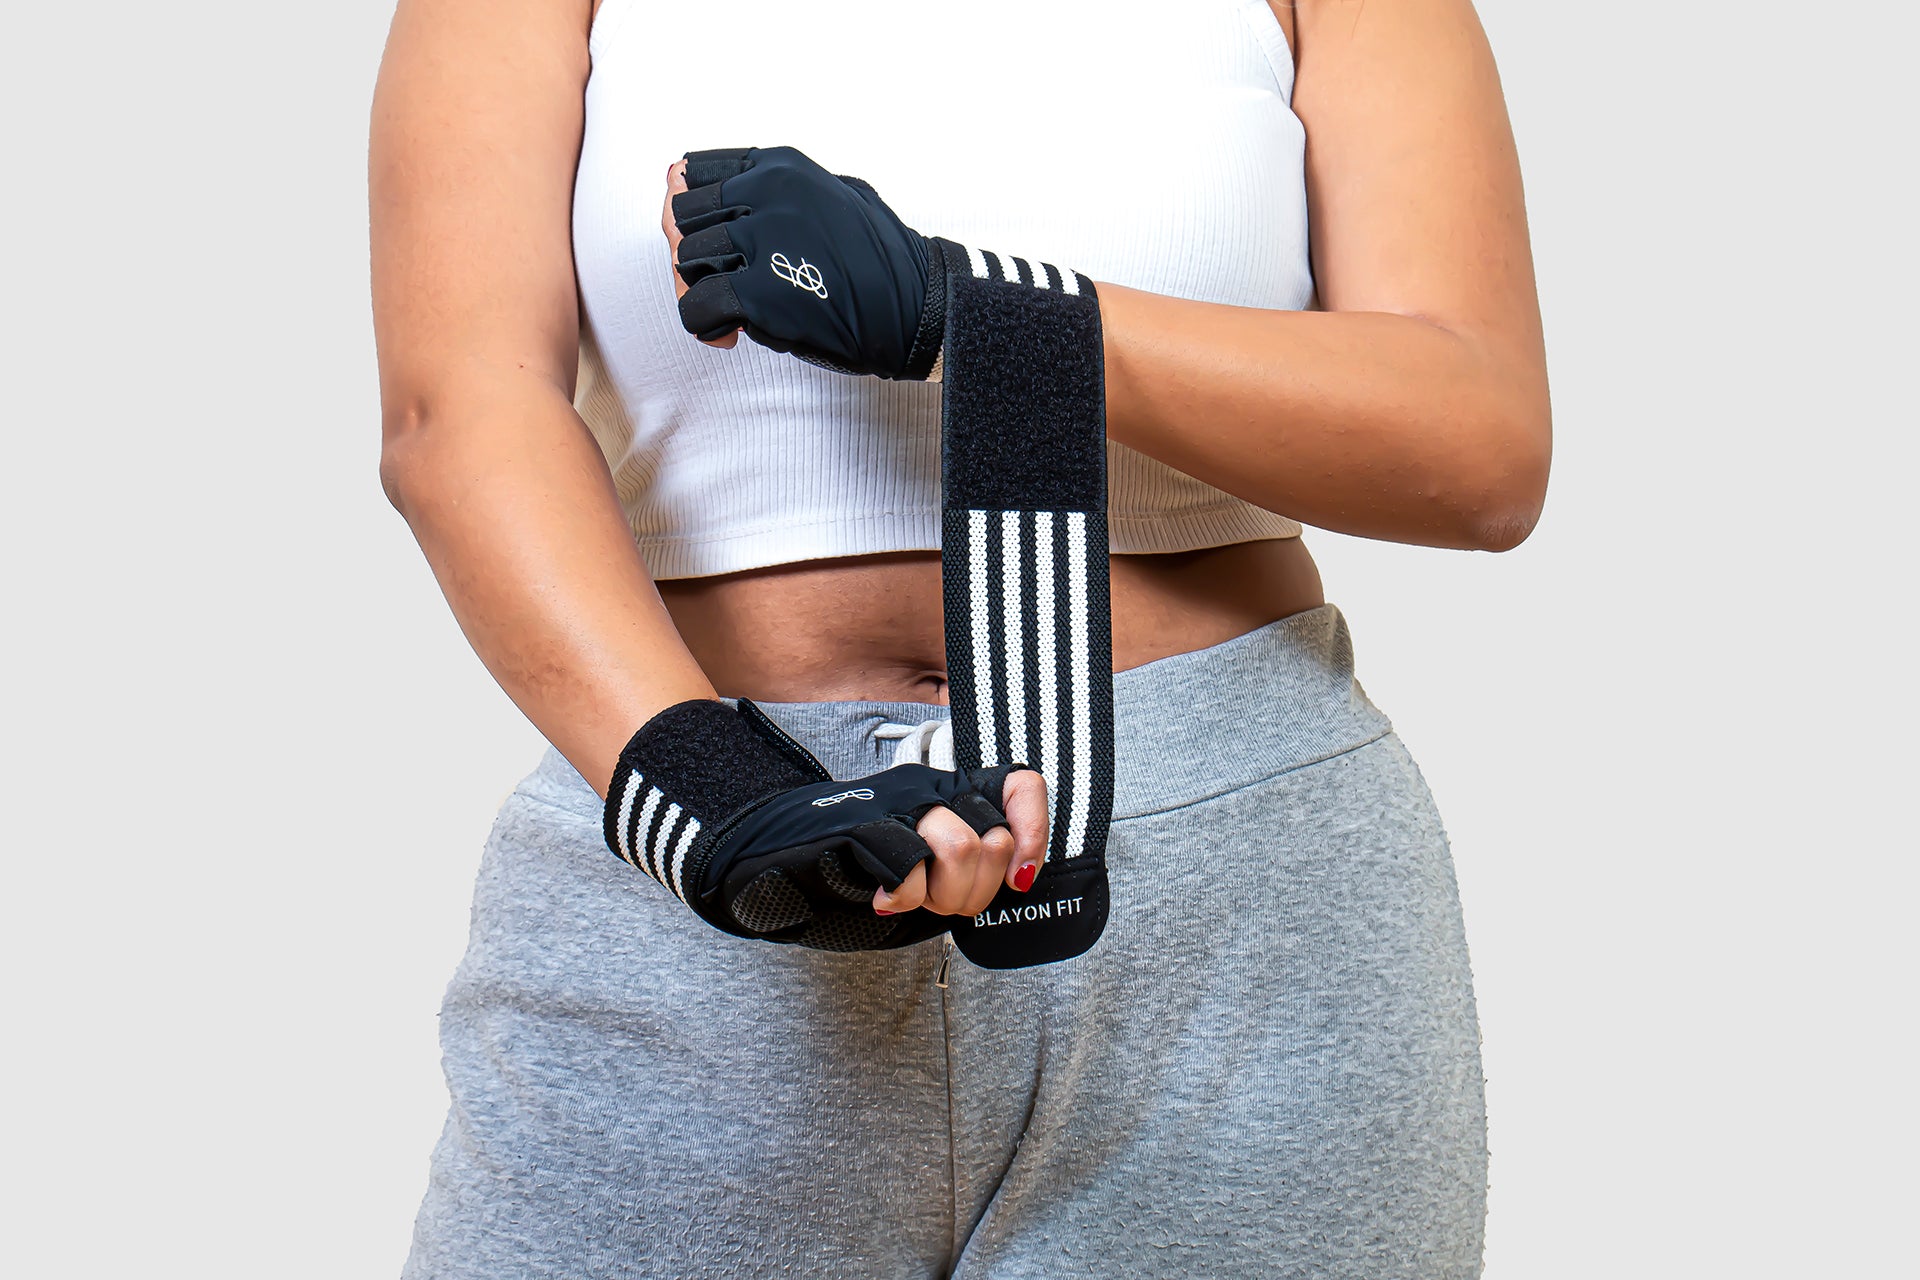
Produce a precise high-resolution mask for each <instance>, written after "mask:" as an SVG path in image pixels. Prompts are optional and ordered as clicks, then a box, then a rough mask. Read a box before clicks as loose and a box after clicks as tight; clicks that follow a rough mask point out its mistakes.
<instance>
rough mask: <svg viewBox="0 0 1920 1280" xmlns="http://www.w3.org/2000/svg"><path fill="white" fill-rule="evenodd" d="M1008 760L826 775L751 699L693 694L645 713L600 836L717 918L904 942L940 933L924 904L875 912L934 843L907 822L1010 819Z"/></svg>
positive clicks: (809, 938)
mask: <svg viewBox="0 0 1920 1280" xmlns="http://www.w3.org/2000/svg"><path fill="white" fill-rule="evenodd" d="M1026 767H1027V766H1025V765H1023V764H1006V765H1000V766H996V767H994V768H988V769H975V770H966V771H959V772H955V771H950V770H945V769H933V768H929V767H928V766H926V765H918V764H906V765H896V766H895V767H893V768H891V769H888V770H885V771H884V772H881V773H877V774H874V775H872V776H870V777H866V778H858V779H853V780H850V781H836V780H835V779H834V778H833V776H832V775H831V774H830V773H828V772H827V770H826V768H825V767H824V766H823V765H822V764H821V763H820V762H819V760H817V759H815V758H814V756H813V754H812V753H811V752H809V751H808V750H807V749H806V748H805V747H803V746H801V745H800V744H799V743H798V742H795V741H794V740H793V738H792V737H791V736H789V735H788V734H787V733H786V731H785V730H783V729H781V728H780V726H779V725H777V724H775V723H774V722H773V720H772V719H771V718H769V717H768V716H767V714H766V713H765V712H764V711H762V710H761V709H760V708H759V707H758V706H756V705H755V704H754V703H753V702H752V701H751V700H749V699H746V698H740V699H738V700H737V703H736V704H735V705H732V706H729V705H728V704H727V703H725V702H722V701H717V700H714V699H705V698H696V699H692V700H690V701H687V702H681V703H676V704H675V705H673V706H671V707H668V708H667V709H666V710H664V711H662V712H660V713H659V714H658V715H656V716H655V717H653V719H651V720H649V721H648V722H647V723H646V724H644V725H642V726H641V727H640V729H639V731H638V732H636V733H635V734H634V735H633V738H632V740H630V741H629V742H628V743H627V745H626V748H625V749H624V750H623V751H622V752H621V753H620V760H619V763H618V764H617V765H616V766H615V768H614V775H613V782H612V785H611V786H610V787H609V788H608V791H607V802H606V811H605V820H604V821H605V834H606V840H607V846H608V848H610V849H612V850H613V852H614V853H615V854H617V855H618V856H620V857H621V858H623V859H625V860H626V861H627V862H629V863H632V864H633V865H634V866H635V867H638V868H639V869H640V870H642V871H644V872H646V873H647V874H648V875H650V876H652V877H653V878H654V879H655V880H658V881H659V882H660V883H661V884H662V885H664V886H666V888H667V889H668V890H670V891H671V892H672V893H673V894H674V896H676V897H678V898H679V899H680V900H681V901H682V902H684V903H686V904H687V906H689V907H691V908H692V909H693V910H694V912H695V913H696V914H698V915H699V916H700V918H701V919H703V920H705V921H706V922H707V923H708V924H711V925H713V926H714V927H715V928H717V929H722V930H724V931H726V932H727V933H731V934H734V935H736V936H739V937H743V938H762V939H765V940H767V941H769V942H787V943H797V944H799V945H801V946H806V947H815V948H818V949H821V950H826V951H869V950H877V949H881V948H886V947H902V946H907V945H909V944H911V943H915V942H920V941H924V940H925V939H927V938H932V937H937V936H938V935H940V934H942V933H945V932H946V931H947V929H948V928H949V927H951V925H952V924H953V923H954V919H953V917H949V916H943V915H940V914H937V913H935V912H931V911H927V910H925V909H920V910H915V911H908V912H902V913H900V914H899V915H895V916H882V915H879V914H878V913H876V912H875V911H874V909H873V895H874V891H875V889H876V888H879V887H883V886H884V887H885V888H886V889H888V890H889V891H891V890H894V889H897V888H899V886H900V884H901V882H902V881H903V880H905V879H906V877H907V875H908V874H909V873H910V872H911V871H912V870H913V869H914V867H916V866H918V865H919V864H920V863H921V862H922V861H923V860H924V859H926V858H928V857H930V856H931V854H932V850H931V849H930V848H929V847H928V846H927V843H926V841H924V840H922V839H921V838H920V835H919V833H918V832H917V831H916V830H915V825H916V824H917V823H918V822H919V820H920V819H921V818H922V817H924V816H925V815H926V814H927V813H928V811H930V810H932V809H934V808H937V807H942V806H944V807H945V808H948V809H951V810H953V812H954V813H955V814H956V815H957V816H958V817H959V818H961V820H963V821H964V822H966V823H967V825H968V826H970V827H971V828H973V830H974V831H976V832H978V833H981V834H985V833H986V832H988V831H990V830H992V829H993V828H994V827H996V826H1002V825H1005V823H1006V815H1005V814H1004V813H1003V812H1002V810H1001V797H1002V788H1003V785H1004V783H1005V781H1006V777H1007V775H1008V774H1009V773H1011V772H1013V771H1014V770H1015V769H1022V768H1026Z"/></svg>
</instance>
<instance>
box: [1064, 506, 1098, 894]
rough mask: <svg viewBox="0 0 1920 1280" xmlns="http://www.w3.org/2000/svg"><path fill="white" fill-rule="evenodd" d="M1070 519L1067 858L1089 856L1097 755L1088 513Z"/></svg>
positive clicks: (1072, 514) (1070, 514) (1074, 514)
mask: <svg viewBox="0 0 1920 1280" xmlns="http://www.w3.org/2000/svg"><path fill="white" fill-rule="evenodd" d="M1066 516H1067V608H1068V613H1069V614H1070V619H1069V625H1068V635H1069V643H1071V644H1072V646H1073V648H1072V651H1071V652H1072V657H1073V661H1072V662H1070V663H1069V664H1068V666H1069V668H1070V669H1071V671H1072V673H1073V674H1072V677H1071V679H1072V681H1073V693H1072V699H1071V701H1072V705H1073V742H1074V752H1073V812H1072V813H1071V814H1070V815H1068V819H1067V844H1066V850H1067V857H1069V858H1077V857H1079V856H1080V855H1081V854H1082V853H1084V852H1086V841H1087V809H1088V800H1089V798H1090V794H1091V792H1092V790H1093V753H1092V752H1091V751H1089V750H1088V749H1087V747H1086V744H1087V743H1090V742H1092V741H1093V712H1092V709H1091V707H1090V706H1089V705H1088V700H1087V679H1088V677H1089V675H1090V674H1091V673H1089V672H1088V670H1087V516H1086V513H1085V512H1084V511H1069V512H1067V513H1066Z"/></svg>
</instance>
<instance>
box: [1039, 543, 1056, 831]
mask: <svg viewBox="0 0 1920 1280" xmlns="http://www.w3.org/2000/svg"><path fill="white" fill-rule="evenodd" d="M1033 535H1034V536H1033V543H1034V566H1035V573H1034V582H1033V608H1034V613H1035V614H1036V615H1037V621H1038V623H1039V625H1038V626H1036V627H1035V628H1034V644H1035V649H1036V653H1035V654H1034V665H1035V667H1036V668H1037V669H1038V671H1039V675H1040V708H1039V710H1040V776H1041V777H1043V778H1045V779H1046V780H1047V784H1048V785H1047V830H1048V831H1049V832H1051V831H1052V830H1053V824H1054V822H1055V821H1056V820H1057V818H1056V816H1055V815H1056V812H1057V810H1058V809H1059V804H1058V800H1059V793H1060V788H1059V786H1058V785H1057V784H1058V780H1059V777H1060V774H1059V772H1058V770H1059V768H1060V725H1059V722H1058V720H1057V719H1056V717H1057V716H1058V715H1059V697H1060V694H1059V685H1060V664H1059V661H1058V655H1057V652H1056V650H1055V648H1054V630H1055V626H1054V618H1053V557H1054V550H1055V548H1056V547H1057V546H1058V545H1059V536H1060V535H1059V534H1058V533H1057V532H1056V531H1055V529H1054V527H1053V512H1051V511H1036V512H1034V513H1033ZM1047 843H1048V844H1049V845H1051V844H1052V843H1053V842H1052V841H1051V840H1049V841H1048V842H1047ZM1040 856H1041V861H1043V862H1044V861H1045V860H1046V851H1045V850H1042V851H1041V855H1040Z"/></svg>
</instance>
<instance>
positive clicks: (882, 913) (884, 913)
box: [873, 907, 899, 916]
mask: <svg viewBox="0 0 1920 1280" xmlns="http://www.w3.org/2000/svg"><path fill="white" fill-rule="evenodd" d="M873 914H875V915H877V916H891V915H898V914H899V913H898V912H895V911H882V910H881V909H880V908H879V907H875V908H874V909H873Z"/></svg>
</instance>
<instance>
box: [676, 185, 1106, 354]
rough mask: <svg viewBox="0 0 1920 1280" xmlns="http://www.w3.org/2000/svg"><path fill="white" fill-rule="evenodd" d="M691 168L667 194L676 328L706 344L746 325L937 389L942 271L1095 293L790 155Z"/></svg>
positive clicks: (781, 346)
mask: <svg viewBox="0 0 1920 1280" xmlns="http://www.w3.org/2000/svg"><path fill="white" fill-rule="evenodd" d="M686 159H687V170H686V179H687V190H685V191H683V192H681V193H679V194H678V195H676V196H674V197H673V220H674V223H675V224H676V225H677V226H678V227H679V228H680V234H681V235H682V236H683V237H684V239H682V240H681V242H680V255H679V256H680V267H679V270H680V278H681V279H682V280H683V281H685V282H686V284H687V292H686V295H685V296H684V297H682V298H681V299H680V322H681V324H682V325H684V326H685V327H686V330H687V332H688V333H691V334H693V335H694V336H695V337H698V338H701V339H703V340H710V339H713V338H719V337H723V336H725V335H726V334H728V333H731V332H733V330H735V329H737V328H744V329H745V330H746V332H747V336H748V337H750V338H752V339H753V340H754V341H755V342H758V343H760V344H761V345H762V346H764V347H768V348H771V349H772V350H774V351H782V352H789V353H791V354H793V355H795V356H798V357H799V358H800V359H802V360H806V361H808V362H809V363H812V364H817V365H821V366H823V367H825V368H828V369H834V370H837V371H839V372H841V373H853V374H874V375H877V376H879V377H882V378H896V379H907V380H921V381H924V380H927V379H934V380H938V378H939V376H940V374H939V357H940V353H941V348H942V345H943V342H944V339H945V327H946V320H947V305H946V293H947V274H948V272H949V271H969V272H971V273H972V274H975V275H979V276H982V277H987V276H989V275H991V276H992V277H993V278H1007V279H1013V280H1017V281H1019V282H1021V283H1026V284H1031V285H1033V286H1035V287H1036V288H1041V289H1048V288H1051V289H1058V290H1061V291H1063V292H1065V293H1069V294H1071V293H1078V292H1080V291H1081V290H1082V289H1083V288H1086V289H1087V291H1089V292H1091V289H1090V283H1089V282H1087V281H1086V280H1085V278H1084V277H1081V276H1078V275H1077V274H1076V273H1074V272H1071V271H1067V272H1063V271H1061V270H1060V269H1059V268H1057V267H1051V266H1049V265H1047V264H1046V263H1029V262H1026V261H1025V260H1024V259H1017V258H1003V257H1001V256H998V255H988V254H984V253H981V252H979V251H978V250H970V249H968V248H967V247H966V246H964V245H960V244H956V243H955V242H953V241H951V240H945V239H942V238H940V237H937V236H933V237H929V236H923V235H921V234H920V233H919V232H917V231H915V230H914V229H913V228H911V227H909V226H907V225H906V224H905V223H904V222H902V221H901V220H900V218H899V216H898V215H896V214H895V213H894V212H893V210H892V209H890V208H888V207H887V205H886V202H885V201H883V200H882V199H881V198H880V196H879V193H878V192H876V191H875V190H874V189H873V188H872V187H871V186H869V185H867V184H866V183H865V182H863V181H861V180H860V179H859V178H850V177H845V176H836V175H834V174H831V173H828V172H827V171H826V170H825V169H823V168H821V167H820V166H819V165H818V164H815V163H814V162H813V161H812V160H810V159H808V158H807V157H806V156H805V155H804V154H802V153H801V152H799V151H797V150H795V149H794V148H792V147H732V148H727V149H723V150H717V151H689V152H688V153H687V157H686ZM989 259H991V265H990V264H989Z"/></svg>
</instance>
